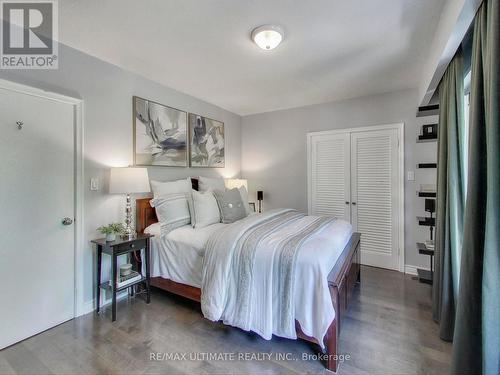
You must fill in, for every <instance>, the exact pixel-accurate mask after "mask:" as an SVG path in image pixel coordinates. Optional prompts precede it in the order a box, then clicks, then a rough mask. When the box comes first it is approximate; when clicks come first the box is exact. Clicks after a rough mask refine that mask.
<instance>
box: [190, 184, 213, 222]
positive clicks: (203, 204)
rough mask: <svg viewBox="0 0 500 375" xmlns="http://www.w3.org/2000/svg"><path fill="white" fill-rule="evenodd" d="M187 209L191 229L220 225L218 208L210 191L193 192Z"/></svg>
mask: <svg viewBox="0 0 500 375" xmlns="http://www.w3.org/2000/svg"><path fill="white" fill-rule="evenodd" d="M189 208H190V211H191V223H192V225H193V228H204V227H207V226H209V225H211V224H215V223H220V212H219V206H218V205H217V200H216V199H215V197H214V195H213V193H212V192H211V191H207V192H204V193H200V192H198V191H196V190H193V191H192V199H191V200H190V201H189Z"/></svg>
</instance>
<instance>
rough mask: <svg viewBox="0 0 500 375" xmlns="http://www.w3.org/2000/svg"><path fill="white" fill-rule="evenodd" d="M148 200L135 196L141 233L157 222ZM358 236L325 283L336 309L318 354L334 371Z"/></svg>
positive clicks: (166, 284)
mask: <svg viewBox="0 0 500 375" xmlns="http://www.w3.org/2000/svg"><path fill="white" fill-rule="evenodd" d="M150 200H151V198H143V199H138V200H136V216H137V220H136V230H137V232H138V233H143V232H144V229H145V228H146V227H148V226H149V225H151V224H154V223H156V222H158V219H157V217H156V212H155V210H154V208H152V207H151V205H150V204H149V201H150ZM360 237H361V235H360V234H359V233H353V235H352V237H351V239H350V240H349V242H348V243H347V245H346V247H345V248H344V250H343V251H342V253H341V255H340V257H339V259H338V260H337V263H336V264H335V266H334V267H333V268H332V270H331V271H330V274H329V275H328V286H329V288H330V295H331V297H332V303H333V306H334V309H335V319H334V320H333V322H332V324H331V325H330V327H329V328H328V332H327V334H326V335H325V339H324V344H325V347H326V352H325V353H324V354H325V355H324V356H321V357H322V358H323V359H325V360H326V367H327V369H328V370H330V371H333V372H337V369H338V366H339V364H340V362H339V357H338V356H339V355H340V351H339V333H340V328H341V322H342V318H343V316H344V315H345V311H346V309H347V306H348V304H349V301H350V297H351V293H352V290H353V289H354V287H355V286H356V283H357V282H359V281H360V260H361V259H360V256H361V255H360V254H361V251H360ZM151 285H152V286H155V287H157V288H160V289H163V290H166V291H168V292H171V293H174V294H177V295H180V296H183V297H185V298H189V299H191V300H193V301H197V302H200V300H201V289H199V288H195V287H192V286H189V285H185V284H181V283H177V282H175V281H172V280H169V279H164V278H162V277H152V278H151ZM295 327H296V331H297V336H298V337H299V338H301V339H304V340H307V341H309V342H312V343H314V344H318V342H317V340H316V339H314V338H312V337H309V336H307V335H305V334H304V333H303V332H302V329H301V328H300V325H299V323H298V322H297V321H295Z"/></svg>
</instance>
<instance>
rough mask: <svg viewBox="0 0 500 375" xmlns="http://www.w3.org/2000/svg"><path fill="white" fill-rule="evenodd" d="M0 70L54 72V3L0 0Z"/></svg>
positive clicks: (56, 45)
mask: <svg viewBox="0 0 500 375" xmlns="http://www.w3.org/2000/svg"><path fill="white" fill-rule="evenodd" d="M0 18H1V20H2V28H1V29H2V37H1V38H0V40H1V43H2V44H1V47H0V68H2V69H57V67H58V43H57V37H58V35H57V31H58V30H57V28H58V23H57V1H56V0H32V1H20V0H0Z"/></svg>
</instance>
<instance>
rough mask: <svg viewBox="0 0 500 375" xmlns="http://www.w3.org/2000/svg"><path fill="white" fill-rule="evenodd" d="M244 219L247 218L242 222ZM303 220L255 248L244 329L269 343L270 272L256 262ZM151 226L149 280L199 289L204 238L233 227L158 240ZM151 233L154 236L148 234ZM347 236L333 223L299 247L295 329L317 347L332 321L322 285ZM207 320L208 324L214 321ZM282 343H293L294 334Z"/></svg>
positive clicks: (178, 232) (346, 229) (181, 231)
mask: <svg viewBox="0 0 500 375" xmlns="http://www.w3.org/2000/svg"><path fill="white" fill-rule="evenodd" d="M252 216H253V215H252ZM259 216H260V215H259ZM307 218H312V217H309V216H307V217H306V219H304V220H305V221H307V220H310V219H307ZM248 219H250V217H249V218H247V219H243V220H248ZM250 220H254V219H250ZM304 220H298V221H297V222H295V223H291V224H290V225H287V226H286V227H283V228H281V229H280V230H277V231H276V232H274V233H272V234H271V235H269V236H268V237H266V238H264V240H263V241H261V242H260V243H259V246H258V248H257V255H256V257H255V265H254V270H257V271H258V272H256V277H254V280H253V285H252V288H253V290H255V291H256V292H255V293H253V295H254V300H253V301H252V314H251V318H250V327H249V329H250V330H252V331H254V332H257V333H258V334H259V335H261V336H262V337H264V338H265V339H271V336H272V334H276V329H275V328H276V321H273V318H274V317H273V316H272V315H275V314H274V312H273V303H272V301H273V295H272V292H273V288H272V287H270V286H269V282H270V279H269V276H268V275H270V274H272V273H273V271H272V270H271V268H272V264H270V262H269V260H268V258H266V256H260V255H259V253H261V254H265V253H266V252H269V251H270V250H271V251H272V249H273V248H275V246H276V244H277V243H278V242H280V241H281V240H282V239H283V238H286V237H287V236H289V235H290V234H293V233H295V232H297V231H298V230H299V229H300V228H301V227H303V226H304ZM156 225H157V224H154V225H153V226H150V227H148V228H147V231H148V232H150V233H152V234H155V237H154V238H153V240H152V268H151V269H152V276H153V277H157V276H161V277H163V278H167V279H171V280H173V281H176V282H180V283H183V284H187V285H191V286H194V287H198V288H199V287H201V286H202V285H203V280H202V274H203V257H204V255H205V245H206V242H207V240H208V238H209V237H210V236H211V235H212V234H213V233H215V232H217V231H220V230H221V229H222V228H224V227H226V226H228V225H233V224H213V225H210V226H208V227H205V228H200V229H193V228H192V227H191V226H184V227H181V228H178V229H175V230H173V231H172V232H170V233H168V234H167V235H165V236H163V237H160V234H159V232H158V231H159V225H158V226H156ZM154 226H156V227H154ZM155 230H156V231H157V233H154V231H155ZM351 235H352V226H351V225H350V224H349V223H348V222H345V221H343V220H335V221H334V222H333V223H331V224H329V225H327V226H326V227H324V228H323V229H321V230H320V231H319V232H318V233H315V234H314V235H313V236H312V237H310V238H309V239H308V240H307V241H306V242H304V243H303V244H302V245H301V247H300V251H299V252H298V254H297V260H296V274H295V278H294V288H293V290H294V307H295V308H294V316H295V319H296V320H297V321H298V322H299V323H300V325H301V328H302V331H303V332H304V333H305V334H306V335H308V336H311V337H314V338H316V339H317V340H318V342H320V343H323V337H324V335H325V334H326V332H327V330H328V327H329V326H330V324H331V322H332V321H333V319H334V317H335V311H334V308H333V305H332V302H331V297H330V292H329V288H328V282H327V277H328V273H329V272H330V270H331V269H332V268H333V266H334V265H335V263H336V261H337V259H338V257H339V256H340V254H341V252H342V250H343V249H344V247H345V245H346V244H347V242H348V241H349V238H350V237H351ZM223 273H224V272H222V274H223ZM215 274H216V276H214V277H215V278H216V279H218V280H216V281H215V284H218V285H219V289H221V290H226V288H227V286H225V285H224V280H223V279H224V276H220V275H218V276H217V272H216V273H215ZM255 297H256V298H255ZM235 300H236V299H231V298H229V300H228V302H227V306H226V308H225V310H226V311H231V310H232V309H234V306H231V304H234V303H236V302H235ZM270 301H271V303H270ZM206 316H207V315H206ZM207 317H208V316H207ZM209 318H212V320H214V316H210V317H209ZM226 318H227V317H224V316H220V317H216V318H215V320H219V319H222V320H224V321H226V323H228V324H231V323H230V321H227V319H226ZM240 328H243V327H240ZM247 328H248V327H247ZM244 329H245V328H244ZM286 337H290V338H296V336H295V333H293V334H292V335H290V336H286Z"/></svg>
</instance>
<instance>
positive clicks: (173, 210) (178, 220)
mask: <svg viewBox="0 0 500 375" xmlns="http://www.w3.org/2000/svg"><path fill="white" fill-rule="evenodd" d="M149 204H150V205H151V207H154V208H155V210H156V216H157V217H158V221H159V222H160V225H161V234H162V235H165V234H167V233H169V232H170V231H172V230H174V229H176V228H179V227H182V226H184V225H187V224H189V223H191V215H190V214H189V204H188V195H186V194H185V193H177V194H169V195H163V196H161V197H158V198H154V199H152V200H151V201H150V202H149Z"/></svg>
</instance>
